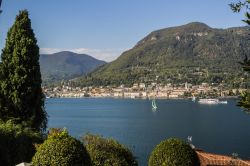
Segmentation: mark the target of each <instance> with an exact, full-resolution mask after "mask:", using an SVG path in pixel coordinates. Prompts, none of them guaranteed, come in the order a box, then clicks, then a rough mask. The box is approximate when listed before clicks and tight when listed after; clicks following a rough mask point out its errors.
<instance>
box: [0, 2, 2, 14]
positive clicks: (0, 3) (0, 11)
mask: <svg viewBox="0 0 250 166" xmlns="http://www.w3.org/2000/svg"><path fill="white" fill-rule="evenodd" d="M1 6H2V0H0V14H1V13H2V10H1Z"/></svg>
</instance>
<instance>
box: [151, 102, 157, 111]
mask: <svg viewBox="0 0 250 166" xmlns="http://www.w3.org/2000/svg"><path fill="white" fill-rule="evenodd" d="M152 109H154V110H156V109H157V106H156V102H155V99H153V100H152Z"/></svg>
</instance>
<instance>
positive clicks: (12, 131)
mask: <svg viewBox="0 0 250 166" xmlns="http://www.w3.org/2000/svg"><path fill="white" fill-rule="evenodd" d="M42 140H43V139H42V135H41V134H40V133H37V132H34V131H33V130H31V129H30V128H27V127H25V125H21V124H18V125H17V124H16V123H15V122H14V121H13V120H9V121H7V122H2V121H0V163H1V165H4V166H13V165H16V164H19V163H21V162H23V161H25V162H30V161H31V159H32V156H33V155H34V154H35V152H36V150H35V146H34V144H35V143H41V142H42Z"/></svg>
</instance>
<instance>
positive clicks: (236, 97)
mask: <svg viewBox="0 0 250 166" xmlns="http://www.w3.org/2000/svg"><path fill="white" fill-rule="evenodd" d="M208 98H209V97H208ZM211 98H212V97H211ZM216 98H218V99H239V96H225V97H216ZM46 99H131V100H138V99H140V100H151V99H153V98H151V97H150V98H148V97H147V98H145V97H144V98H143V97H136V98H131V97H111V96H107V97H94V96H91V97H48V98H47V97H46ZM155 99H156V100H191V99H192V97H178V98H167V97H155Z"/></svg>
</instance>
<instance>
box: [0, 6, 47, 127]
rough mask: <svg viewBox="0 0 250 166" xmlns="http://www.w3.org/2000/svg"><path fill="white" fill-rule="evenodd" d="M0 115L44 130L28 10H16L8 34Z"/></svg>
mask: <svg viewBox="0 0 250 166" xmlns="http://www.w3.org/2000/svg"><path fill="white" fill-rule="evenodd" d="M0 77H1V78H0V118H1V119H2V120H5V121H6V120H8V119H16V120H17V121H19V122H20V123H24V122H25V123H27V124H29V125H30V127H32V128H34V129H36V130H45V129H46V126H47V114H46V112H45V110H44V94H43V92H42V88H41V82H42V80H41V73H40V65H39V47H38V45H37V40H36V38H35V34H34V32H33V30H32V28H31V21H30V19H29V14H28V11H27V10H23V11H20V12H19V15H17V16H16V20H15V23H14V25H13V26H12V27H11V28H10V30H9V31H8V34H7V39H6V43H5V48H4V49H3V50H2V63H1V70H0Z"/></svg>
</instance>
